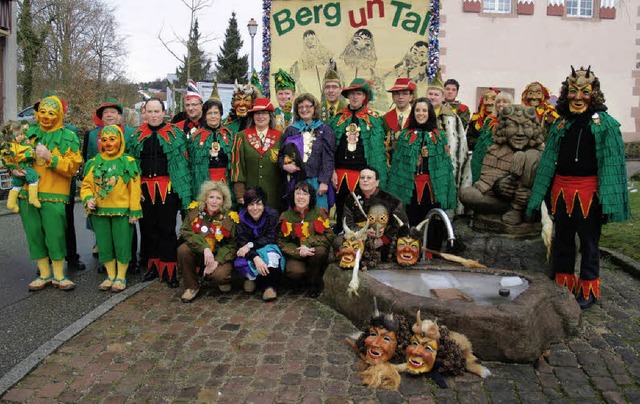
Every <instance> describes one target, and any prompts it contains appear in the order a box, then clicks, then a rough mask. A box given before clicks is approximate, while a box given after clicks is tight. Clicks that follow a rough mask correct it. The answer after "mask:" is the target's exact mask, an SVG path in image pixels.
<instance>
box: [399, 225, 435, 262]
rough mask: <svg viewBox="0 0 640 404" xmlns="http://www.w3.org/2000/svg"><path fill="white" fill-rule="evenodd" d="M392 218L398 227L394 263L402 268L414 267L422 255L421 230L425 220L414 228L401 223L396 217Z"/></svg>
mask: <svg viewBox="0 0 640 404" xmlns="http://www.w3.org/2000/svg"><path fill="white" fill-rule="evenodd" d="M394 217H395V219H396V221H397V222H398V224H399V225H400V227H399V228H398V241H397V242H396V262H397V263H398V265H400V266H403V267H408V266H412V265H415V264H416V263H417V262H418V261H419V260H420V254H421V253H422V229H423V227H424V225H425V224H426V223H427V220H424V221H422V222H420V224H418V225H417V226H416V227H409V224H408V223H407V224H405V223H402V221H401V220H400V218H399V217H398V216H396V215H394Z"/></svg>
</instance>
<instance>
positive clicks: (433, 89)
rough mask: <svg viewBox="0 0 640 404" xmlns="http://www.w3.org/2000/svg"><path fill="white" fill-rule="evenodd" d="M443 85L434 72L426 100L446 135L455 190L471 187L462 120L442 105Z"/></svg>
mask: <svg viewBox="0 0 640 404" xmlns="http://www.w3.org/2000/svg"><path fill="white" fill-rule="evenodd" d="M444 93H445V90H444V85H443V83H442V76H441V74H440V70H438V71H437V72H436V75H435V77H434V78H433V80H430V81H429V87H428V88H427V98H428V99H429V101H431V105H432V106H433V109H434V111H435V113H436V117H437V125H438V128H439V129H441V130H443V131H444V132H445V133H446V135H447V147H448V148H449V152H450V154H451V163H452V169H453V176H454V178H455V186H456V190H458V191H459V190H460V188H463V187H468V186H470V185H471V161H470V158H469V153H468V150H469V149H468V145H467V135H466V130H465V128H464V125H463V124H462V119H460V117H459V116H458V115H456V114H455V113H453V111H452V110H451V108H450V107H449V106H448V105H446V104H444ZM455 213H456V214H463V213H465V211H464V205H462V203H461V202H460V201H458V204H457V206H456V207H455Z"/></svg>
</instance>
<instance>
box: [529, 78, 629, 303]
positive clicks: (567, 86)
mask: <svg viewBox="0 0 640 404" xmlns="http://www.w3.org/2000/svg"><path fill="white" fill-rule="evenodd" d="M604 102H605V99H604V94H603V93H602V90H601V89H600V80H599V79H598V78H597V77H596V75H595V73H594V72H593V71H591V66H589V68H587V69H586V70H585V69H584V68H581V69H580V70H578V71H576V70H575V69H574V68H573V66H572V67H571V74H570V75H569V76H567V78H566V80H565V81H564V82H563V83H562V89H561V90H560V97H558V104H557V111H558V113H559V114H560V117H561V119H558V120H557V121H556V122H555V124H554V125H553V126H552V127H551V130H550V131H549V137H548V139H547V142H546V147H545V149H544V152H543V153H542V157H541V159H540V163H539V165H538V170H537V172H536V177H535V180H534V184H533V188H532V190H531V198H530V200H529V205H528V207H527V215H529V216H530V215H531V214H532V213H533V211H534V210H539V209H540V205H541V203H542V202H543V200H544V199H546V198H548V197H549V196H550V204H548V205H547V206H549V210H550V213H551V215H552V217H553V219H554V224H555V234H554V237H553V241H552V248H551V251H552V256H551V266H552V269H553V273H554V277H555V281H556V282H557V283H558V284H560V285H561V286H564V287H566V288H567V289H569V290H570V291H571V292H572V293H575V294H576V299H577V302H578V305H580V308H582V309H587V308H589V307H591V306H593V305H594V304H595V303H596V302H597V300H598V299H599V298H600V250H599V248H598V244H599V242H600V231H601V228H602V224H603V223H607V222H621V221H625V220H627V219H628V218H629V217H630V216H631V212H630V207H629V194H628V189H627V175H626V163H625V156H624V142H623V141H622V133H621V132H620V124H619V123H618V121H616V120H615V119H614V118H612V117H611V116H610V115H609V114H608V113H607V112H606V110H607V107H606V105H605V104H604ZM547 201H548V202H549V200H548V199H547ZM576 234H577V235H578V237H579V238H580V253H581V260H580V274H579V277H577V278H576V276H575V274H574V271H575V260H576V258H575V257H576V244H575V236H576Z"/></svg>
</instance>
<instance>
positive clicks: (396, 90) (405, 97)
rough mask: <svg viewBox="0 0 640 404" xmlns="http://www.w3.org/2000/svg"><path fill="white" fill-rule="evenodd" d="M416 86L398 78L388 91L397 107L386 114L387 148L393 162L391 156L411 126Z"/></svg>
mask: <svg viewBox="0 0 640 404" xmlns="http://www.w3.org/2000/svg"><path fill="white" fill-rule="evenodd" d="M416 88H417V87H416V84H415V83H414V82H413V81H411V80H410V79H408V78H405V77H398V78H397V79H396V82H395V83H394V84H393V87H391V88H390V89H388V90H387V92H388V93H391V98H392V99H393V103H394V104H395V105H396V107H395V108H394V109H392V110H391V111H389V112H387V113H386V114H384V124H385V132H386V134H387V136H386V138H385V146H386V147H387V153H388V155H389V157H388V160H389V162H391V155H392V154H393V150H394V149H395V147H396V143H397V141H398V136H399V135H400V132H402V130H403V129H406V128H407V127H408V126H409V115H410V114H411V103H412V102H413V97H414V96H415V91H416Z"/></svg>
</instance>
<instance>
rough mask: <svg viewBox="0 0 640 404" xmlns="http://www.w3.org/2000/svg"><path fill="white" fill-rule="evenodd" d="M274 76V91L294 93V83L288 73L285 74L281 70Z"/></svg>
mask: <svg viewBox="0 0 640 404" xmlns="http://www.w3.org/2000/svg"><path fill="white" fill-rule="evenodd" d="M273 75H274V76H276V82H275V84H274V86H275V88H276V91H278V90H293V91H294V92H295V91H296V82H295V80H294V79H293V77H291V76H290V75H289V73H287V72H285V71H284V70H282V69H279V70H278V71H277V72H276V73H274V74H273Z"/></svg>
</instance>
